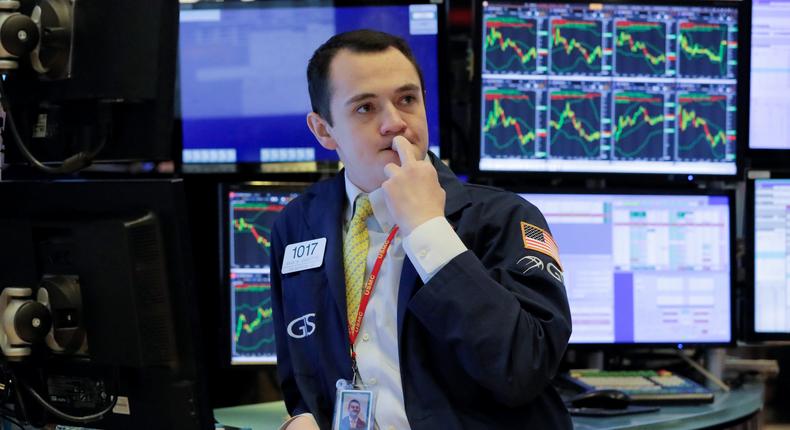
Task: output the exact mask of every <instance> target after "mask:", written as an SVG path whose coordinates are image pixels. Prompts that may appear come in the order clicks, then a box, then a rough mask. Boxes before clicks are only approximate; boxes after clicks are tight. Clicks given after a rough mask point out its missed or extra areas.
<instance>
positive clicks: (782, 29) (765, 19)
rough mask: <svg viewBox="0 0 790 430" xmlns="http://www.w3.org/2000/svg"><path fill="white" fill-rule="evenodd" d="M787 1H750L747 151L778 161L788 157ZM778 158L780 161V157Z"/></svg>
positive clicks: (789, 74)
mask: <svg viewBox="0 0 790 430" xmlns="http://www.w3.org/2000/svg"><path fill="white" fill-rule="evenodd" d="M788 18H790V1H788V0H753V1H752V31H751V48H752V49H751V80H750V82H751V91H750V99H751V102H750V103H749V149H750V155H751V156H753V157H754V156H757V157H758V158H761V159H766V158H768V157H770V158H772V159H774V160H777V157H780V156H781V154H779V151H785V153H784V154H785V158H784V159H785V161H786V160H787V158H786V157H788V155H787V154H790V101H788V100H787V97H784V95H785V94H788V93H790V64H788V63H787V61H785V59H786V58H787V57H788V56H790V40H789V39H788V38H787V34H788V32H790V19H788ZM780 159H781V158H780Z"/></svg>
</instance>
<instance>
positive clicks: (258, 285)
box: [227, 187, 298, 363]
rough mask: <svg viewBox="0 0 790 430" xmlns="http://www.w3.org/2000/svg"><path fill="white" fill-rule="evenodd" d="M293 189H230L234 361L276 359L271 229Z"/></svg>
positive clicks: (268, 360) (246, 361) (272, 360)
mask: <svg viewBox="0 0 790 430" xmlns="http://www.w3.org/2000/svg"><path fill="white" fill-rule="evenodd" d="M297 195H298V193H297V192H295V191H293V190H274V189H266V188H265V187H261V188H258V189H255V188H254V187H253V188H250V189H244V190H236V191H230V192H228V198H227V200H228V211H229V215H230V216H229V217H228V222H229V225H228V226H227V228H228V229H229V235H228V245H227V246H228V249H229V260H230V261H229V263H230V273H229V274H228V276H229V277H230V290H231V291H230V301H231V307H230V308H231V309H230V310H231V312H230V318H231V338H232V339H231V343H232V345H231V348H232V354H231V362H232V363H273V362H274V360H275V346H274V330H273V328H272V304H271V300H272V299H271V267H270V266H271V231H272V226H273V225H274V220H275V219H276V218H277V216H278V215H279V213H280V212H281V211H282V210H283V209H284V208H285V205H286V204H288V202H290V201H291V200H292V199H294V198H295V197H296V196H297Z"/></svg>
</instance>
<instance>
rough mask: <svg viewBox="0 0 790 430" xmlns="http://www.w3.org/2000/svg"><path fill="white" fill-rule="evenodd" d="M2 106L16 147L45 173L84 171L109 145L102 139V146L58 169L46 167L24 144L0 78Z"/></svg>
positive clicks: (81, 152) (75, 155)
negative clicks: (106, 145) (105, 146)
mask: <svg viewBox="0 0 790 430" xmlns="http://www.w3.org/2000/svg"><path fill="white" fill-rule="evenodd" d="M0 104H2V107H3V110H4V111H5V114H6V123H7V125H8V129H9V130H10V131H11V136H12V137H13V140H14V143H16V146H17V147H19V150H20V151H22V155H24V156H25V158H26V159H27V161H29V162H30V163H31V164H32V165H33V166H34V167H36V168H38V169H39V170H42V171H44V172H47V173H52V174H68V173H74V172H76V171H78V170H81V169H84V168H85V167H88V166H90V165H91V163H92V162H93V159H94V158H96V155H98V154H99V152H100V151H101V150H102V149H103V148H104V145H105V144H106V143H107V138H106V137H105V138H104V139H102V142H101V144H100V145H99V146H98V147H97V148H96V149H95V150H93V151H90V152H85V151H80V152H78V153H76V154H74V155H72V156H71V157H69V158H67V159H65V160H63V162H62V163H61V164H60V165H59V166H57V167H50V166H46V165H44V164H43V163H42V162H40V161H38V159H37V158H36V157H35V156H34V155H33V153H32V152H30V150H29V149H28V147H27V146H26V145H25V143H24V142H23V140H22V137H21V136H20V135H19V131H18V130H17V128H16V123H15V122H14V117H13V116H12V114H11V108H10V106H9V104H8V95H7V94H6V92H5V88H4V87H3V79H2V78H0Z"/></svg>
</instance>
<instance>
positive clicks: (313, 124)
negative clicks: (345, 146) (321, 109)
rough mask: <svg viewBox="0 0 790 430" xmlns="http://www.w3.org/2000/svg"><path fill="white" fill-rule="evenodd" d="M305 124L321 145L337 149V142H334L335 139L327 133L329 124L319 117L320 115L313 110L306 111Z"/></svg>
mask: <svg viewBox="0 0 790 430" xmlns="http://www.w3.org/2000/svg"><path fill="white" fill-rule="evenodd" d="M307 126H308V127H309V128H310V131H311V132H312V133H313V136H315V138H316V139H317V140H318V143H320V144H321V146H323V147H324V148H326V149H329V150H335V149H337V142H335V139H334V138H333V137H332V135H331V134H330V133H329V130H330V125H329V124H328V123H327V122H326V120H325V119H323V118H321V115H319V114H317V113H315V112H310V113H308V114H307Z"/></svg>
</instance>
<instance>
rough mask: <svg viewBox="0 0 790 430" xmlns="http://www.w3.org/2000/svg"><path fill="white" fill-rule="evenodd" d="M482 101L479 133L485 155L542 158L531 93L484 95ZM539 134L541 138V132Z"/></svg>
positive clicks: (494, 93)
mask: <svg viewBox="0 0 790 430" xmlns="http://www.w3.org/2000/svg"><path fill="white" fill-rule="evenodd" d="M485 99H486V102H485V112H486V113H485V115H486V121H485V124H484V125H483V133H484V139H485V149H484V151H485V153H486V154H491V155H495V156H497V155H500V156H501V155H513V156H525V157H541V156H545V152H544V153H542V154H541V153H540V151H539V148H538V146H537V139H538V131H537V130H536V106H535V103H536V93H535V92H534V91H524V92H521V91H517V90H500V91H492V92H488V93H486V96H485ZM542 133H543V135H544V136H545V131H543V132H542Z"/></svg>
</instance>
